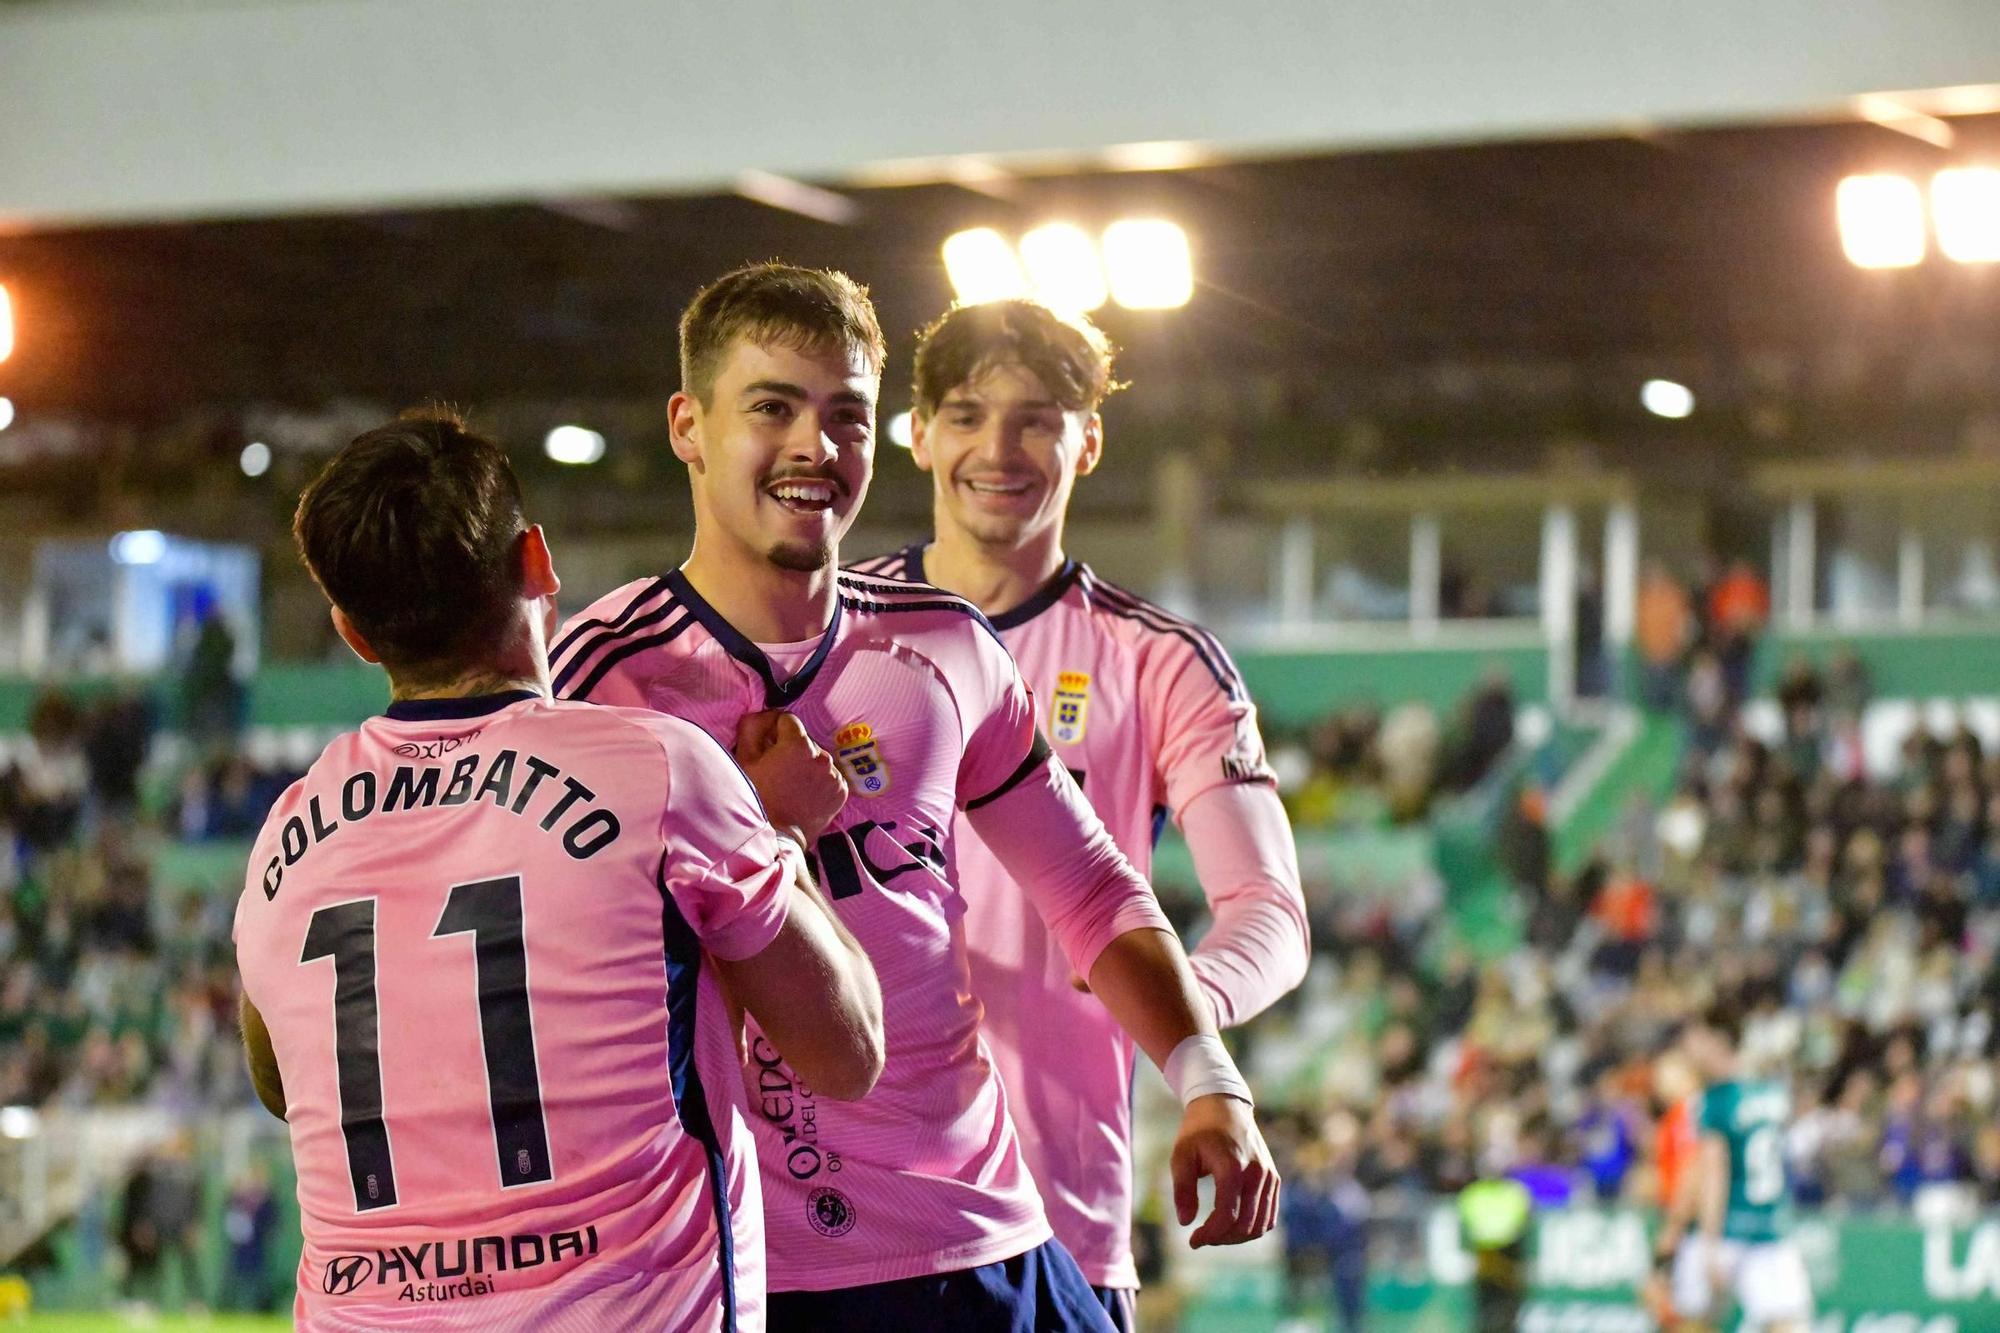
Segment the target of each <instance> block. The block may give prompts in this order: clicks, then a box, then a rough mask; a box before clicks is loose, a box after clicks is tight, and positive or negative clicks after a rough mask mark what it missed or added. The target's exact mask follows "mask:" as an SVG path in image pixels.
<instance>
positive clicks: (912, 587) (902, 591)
mask: <svg viewBox="0 0 2000 1333" xmlns="http://www.w3.org/2000/svg"><path fill="white" fill-rule="evenodd" d="M840 581H841V582H842V583H843V584H845V585H846V586H847V587H848V588H850V589H852V590H853V591H855V592H860V593H881V594H883V595H884V596H888V597H908V596H911V595H912V594H915V595H919V596H927V597H958V594H957V593H955V592H946V591H945V590H944V589H943V588H939V587H935V586H933V585H931V584H928V583H911V582H910V581H909V580H907V579H899V578H897V577H895V576H894V575H892V574H877V575H867V574H856V573H854V572H853V571H852V570H849V571H847V572H844V573H843V574H841V576H840ZM958 600H959V601H961V602H964V603H966V605H968V606H970V605H971V604H972V603H971V599H970V598H966V597H958Z"/></svg>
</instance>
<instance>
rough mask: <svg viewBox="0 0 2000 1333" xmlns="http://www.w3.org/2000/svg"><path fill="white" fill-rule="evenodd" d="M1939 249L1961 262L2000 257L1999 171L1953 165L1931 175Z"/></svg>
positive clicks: (1980, 262)
mask: <svg viewBox="0 0 2000 1333" xmlns="http://www.w3.org/2000/svg"><path fill="white" fill-rule="evenodd" d="M1931 221H1932V222H1933V223H1934V224H1935V225H1936V227H1937V242H1938V249H1940V250H1942V251H1944V253H1945V258H1947V259H1955V260H1957V261H1958V262H1959V263H1961V264H1990V263H1992V262H1993V261H1995V260H1996V259H2000V171H1995V170H1994V169H1993V168H1992V167H1953V168H1951V169H1949V170H1946V171H1940V172H1939V173H1938V174H1937V175H1936V176H1934V177H1932V178H1931Z"/></svg>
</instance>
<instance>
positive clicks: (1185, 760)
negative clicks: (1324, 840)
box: [1139, 635, 1311, 1027]
mask: <svg viewBox="0 0 2000 1333" xmlns="http://www.w3.org/2000/svg"><path fill="white" fill-rule="evenodd" d="M1139 696H1140V697H1139V706H1140V708H1141V709H1142V710H1143V716H1144V720H1145V723H1146V729H1147V740H1148V744H1149V746H1150V748H1151V751H1152V754H1153V756H1154V759H1153V762H1154V767H1155V781H1156V784H1157V786H1156V790H1157V792H1158V795H1159V797H1160V799H1161V800H1162V802H1163V804H1165V806H1166V807H1167V808H1168V809H1170V810H1172V811H1173V812H1174V817H1175V820H1176V822H1177V823H1178V824H1179V825H1180V830H1181V833H1182V836H1184V837H1185V838H1186V839H1187V844H1188V851H1189V852H1190V853H1191V854H1192V855H1193V857H1194V870H1195V880H1196V882H1197V883H1198V884H1199V885H1200V886H1201V891H1202V896H1203V897H1205V898H1206V899H1207V900H1208V909H1209V916H1210V925H1209V928H1208V930H1207V931H1206V932H1205V933H1204V934H1203V935H1202V937H1201V942H1200V943H1199V944H1197V945H1196V946H1195V947H1194V949H1193V951H1192V952H1191V953H1190V954H1189V961H1190V963H1192V964H1193V966H1194V975H1195V980H1196V981H1198V982H1199V983H1200V984H1201V989H1202V993H1203V994H1204V995H1206V996H1207V997H1208V1000H1209V1003H1210V1004H1212V1005H1214V1006H1215V1019H1216V1022H1217V1023H1219V1024H1220V1025H1221V1026H1223V1027H1234V1026H1235V1025H1237V1024H1238V1023H1246V1022H1248V1021H1249V1020H1250V1019H1252V1018H1254V1017H1256V1016H1257V1015H1258V1014H1260V1013H1262V1012H1263V1011H1264V1010H1266V1009H1268V1008H1270V1007H1271V1005H1272V1003H1273V1002H1275V1001H1276V1000H1277V999H1278V997H1279V996H1281V995H1283V994H1285V993H1286V992H1287V991H1289V990H1291V989H1292V988H1293V987H1294V986H1297V985H1298V984H1299V982H1300V981H1302V980H1304V978H1305V974H1306V966H1307V964H1308V963H1309V962H1310V961H1311V944H1310V940H1309V937H1308V931H1307V926H1306V901H1305V893H1304V892H1303V890H1302V889H1301V887H1300V884H1299V858H1298V851H1297V848H1296V847H1295V846H1294V845H1293V842H1292V825H1291V820H1290V818H1289V817H1287V816H1286V814H1285V806H1284V803H1283V802H1282V801H1280V800H1279V799H1278V784H1277V778H1276V775H1275V774H1273V773H1272V772H1271V770H1270V766H1269V765H1268V764H1267V763H1266V762H1265V760H1264V741H1263V737H1262V736H1260V735H1259V734H1258V732H1257V710H1256V707H1255V706H1254V705H1253V704H1252V703H1251V702H1250V697H1249V693H1248V691H1247V690H1246V689H1245V688H1244V686H1243V683H1242V678H1241V677H1240V676H1238V675H1237V673H1236V669H1235V666H1234V664H1233V663H1231V662H1230V661H1229V659H1228V657H1227V656H1226V655H1224V654H1223V653H1222V649H1221V648H1220V646H1219V645H1214V644H1212V643H1211V644H1210V645H1209V648H1208V650H1207V651H1206V652H1201V651H1197V650H1196V648H1195V646H1194V645H1193V644H1192V643H1190V642H1188V641H1186V640H1183V639H1181V638H1178V637H1174V636H1167V635H1161V636H1158V637H1157V638H1155V639H1154V640H1152V641H1151V643H1150V644H1149V645H1148V649H1147V653H1146V657H1145V659H1144V663H1143V667H1142V670H1141V671H1140V673H1139Z"/></svg>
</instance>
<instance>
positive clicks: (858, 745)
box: [833, 722, 889, 796]
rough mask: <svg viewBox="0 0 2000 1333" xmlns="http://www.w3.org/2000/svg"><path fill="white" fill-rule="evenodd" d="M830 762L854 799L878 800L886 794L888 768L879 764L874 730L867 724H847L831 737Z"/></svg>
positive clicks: (878, 749)
mask: <svg viewBox="0 0 2000 1333" xmlns="http://www.w3.org/2000/svg"><path fill="white" fill-rule="evenodd" d="M833 758H834V762H835V763H837V764H839V765H840V771H841V772H843V773H845V774H847V785H848V788H849V789H850V790H851V791H852V792H853V793H854V794H855V795H856V796H880V795H882V793H884V792H886V791H888V790H889V766H888V765H887V764H885V763H883V762H882V748H881V746H880V745H878V744H877V743H876V741H875V728H873V727H871V726H869V725H868V724H867V723H866V722H850V723H848V724H847V725H846V726H844V727H842V728H841V729H840V730H839V731H836V732H834V733H833Z"/></svg>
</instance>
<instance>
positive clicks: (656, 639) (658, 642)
mask: <svg viewBox="0 0 2000 1333" xmlns="http://www.w3.org/2000/svg"><path fill="white" fill-rule="evenodd" d="M692 624H694V616H693V614H692V613H690V614H688V615H684V616H682V617H681V618H680V619H679V620H676V621H675V622H674V623H673V624H671V625H669V626H667V627H666V628H665V629H663V630H661V631H660V632H659V633H658V634H648V635H646V636H645V637H644V638H638V639H633V640H632V641H631V642H629V643H622V644H620V645H618V647H616V648H614V649H613V650H612V651H610V652H608V653H606V654H605V655H604V656H603V657H601V658H599V659H598V662H597V667H596V669H595V670H593V671H592V672H591V673H590V674H589V675H588V676H585V677H584V678H583V684H581V685H579V686H577V687H576V688H575V689H573V690H571V691H570V692H569V694H568V695H567V696H566V697H568V698H571V699H588V698H590V692H591V691H592V690H594V689H596V688H597V686H598V684H599V682H601V681H602V680H603V679H604V678H605V677H606V676H608V675H610V674H611V668H612V667H615V666H617V665H618V664H619V663H620V662H622V661H624V660H625V659H626V658H628V657H630V656H632V654H634V653H642V652H644V651H646V649H648V648H658V647H661V646H663V645H665V644H669V643H672V642H673V641H674V640H675V639H678V638H679V637H680V636H681V635H682V634H683V633H685V632H686V631H687V628H688V626H690V625H692Z"/></svg>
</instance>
